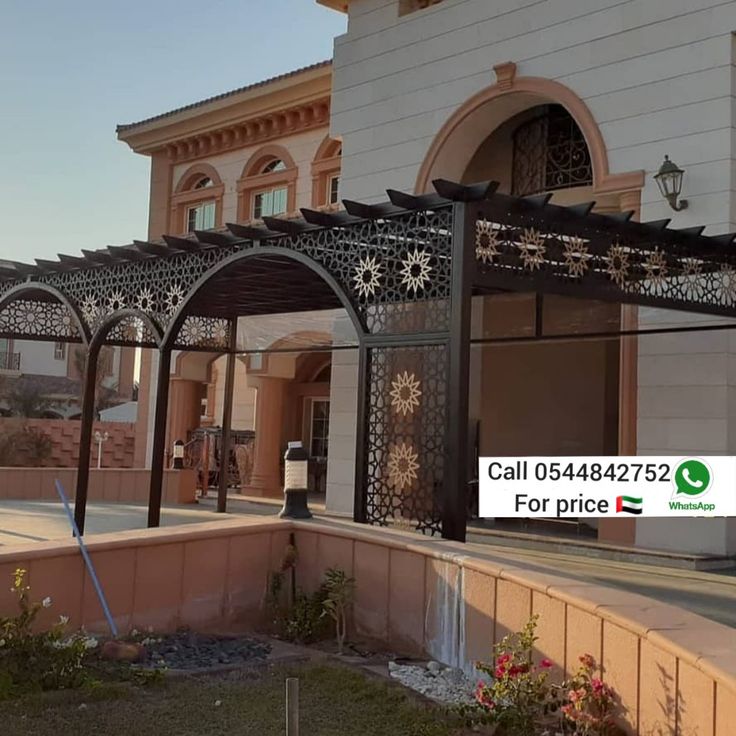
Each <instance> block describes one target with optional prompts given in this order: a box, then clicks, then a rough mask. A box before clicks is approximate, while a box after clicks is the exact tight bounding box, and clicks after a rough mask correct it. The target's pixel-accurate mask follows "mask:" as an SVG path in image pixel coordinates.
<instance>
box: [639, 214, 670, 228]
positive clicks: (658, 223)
mask: <svg viewBox="0 0 736 736" xmlns="http://www.w3.org/2000/svg"><path fill="white" fill-rule="evenodd" d="M671 222H672V218H671V217H666V218H665V219H664V220H650V221H649V222H644V223H642V224H643V225H644V227H648V228H651V229H652V230H666V229H667V226H668V225H669V224H670V223H671Z"/></svg>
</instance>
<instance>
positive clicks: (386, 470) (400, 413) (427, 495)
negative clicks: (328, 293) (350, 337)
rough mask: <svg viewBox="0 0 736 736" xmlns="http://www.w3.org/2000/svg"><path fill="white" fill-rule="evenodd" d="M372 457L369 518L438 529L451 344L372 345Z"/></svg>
mask: <svg viewBox="0 0 736 736" xmlns="http://www.w3.org/2000/svg"><path fill="white" fill-rule="evenodd" d="M368 353H369V357H368V375H369V377H370V381H369V397H368V412H367V416H366V432H365V435H364V437H365V440H364V441H365V445H366V446H365V454H366V457H367V466H366V469H365V470H366V475H365V477H364V478H363V483H364V484H365V489H366V494H365V497H366V511H367V518H368V521H369V523H372V524H377V525H380V526H386V525H388V524H393V525H396V526H399V527H401V528H407V527H408V526H411V528H413V529H415V530H417V531H419V532H422V533H424V534H439V533H440V532H441V521H442V506H443V503H442V494H443V489H444V470H445V467H444V442H445V428H446V401H447V348H446V346H444V345H431V346H424V347H411V348H372V349H370V350H369V351H368Z"/></svg>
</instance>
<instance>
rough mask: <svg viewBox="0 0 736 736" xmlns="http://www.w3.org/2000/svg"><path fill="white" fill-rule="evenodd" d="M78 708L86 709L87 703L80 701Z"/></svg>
mask: <svg viewBox="0 0 736 736" xmlns="http://www.w3.org/2000/svg"><path fill="white" fill-rule="evenodd" d="M79 710H87V703H80V705H79ZM24 717H25V716H24Z"/></svg>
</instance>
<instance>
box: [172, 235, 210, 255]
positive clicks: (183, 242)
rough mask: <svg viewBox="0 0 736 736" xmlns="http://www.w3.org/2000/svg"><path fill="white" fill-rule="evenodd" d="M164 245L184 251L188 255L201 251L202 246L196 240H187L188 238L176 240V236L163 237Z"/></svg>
mask: <svg viewBox="0 0 736 736" xmlns="http://www.w3.org/2000/svg"><path fill="white" fill-rule="evenodd" d="M163 238H164V240H165V241H166V245H168V246H169V247H170V248H175V249H176V250H184V251H187V252H189V253H196V252H197V251H198V250H202V246H201V245H200V244H199V243H198V242H197V241H196V240H189V238H178V237H176V235H164V236H163Z"/></svg>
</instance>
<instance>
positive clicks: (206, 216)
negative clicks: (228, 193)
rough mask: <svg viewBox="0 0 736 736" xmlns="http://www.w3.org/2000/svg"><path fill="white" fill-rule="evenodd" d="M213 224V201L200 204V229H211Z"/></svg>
mask: <svg viewBox="0 0 736 736" xmlns="http://www.w3.org/2000/svg"><path fill="white" fill-rule="evenodd" d="M214 226H215V203H214V202H207V203H206V204H203V205H202V228H201V229H202V230H211V229H212V228H213V227H214Z"/></svg>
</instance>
